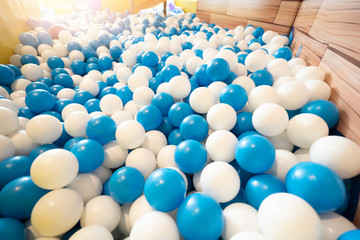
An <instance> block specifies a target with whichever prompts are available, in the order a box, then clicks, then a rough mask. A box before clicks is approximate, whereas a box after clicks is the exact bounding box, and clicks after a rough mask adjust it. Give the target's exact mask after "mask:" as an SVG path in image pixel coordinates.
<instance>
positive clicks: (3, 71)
mask: <svg viewBox="0 0 360 240" xmlns="http://www.w3.org/2000/svg"><path fill="white" fill-rule="evenodd" d="M14 81H15V72H14V71H13V70H12V69H11V68H10V67H8V66H6V65H3V64H0V84H1V85H10V84H12V83H13V82H14Z"/></svg>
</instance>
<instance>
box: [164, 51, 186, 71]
mask: <svg viewBox="0 0 360 240" xmlns="http://www.w3.org/2000/svg"><path fill="white" fill-rule="evenodd" d="M165 65H174V66H176V67H177V68H178V69H179V70H180V71H181V69H182V67H183V61H182V60H181V58H180V57H178V56H177V55H171V56H170V57H168V58H167V59H166V61H165Z"/></svg>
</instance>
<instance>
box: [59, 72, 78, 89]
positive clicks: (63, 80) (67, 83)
mask: <svg viewBox="0 0 360 240" xmlns="http://www.w3.org/2000/svg"><path fill="white" fill-rule="evenodd" d="M54 84H56V85H60V86H63V87H66V88H72V87H74V81H73V79H72V78H71V77H70V76H69V75H67V74H58V75H57V76H56V77H55V78H54Z"/></svg>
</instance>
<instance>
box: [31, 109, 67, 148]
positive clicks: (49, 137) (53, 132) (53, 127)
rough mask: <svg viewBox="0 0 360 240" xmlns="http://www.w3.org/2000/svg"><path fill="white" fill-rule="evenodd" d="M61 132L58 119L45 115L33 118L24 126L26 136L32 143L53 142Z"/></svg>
mask: <svg viewBox="0 0 360 240" xmlns="http://www.w3.org/2000/svg"><path fill="white" fill-rule="evenodd" d="M62 131H63V127H62V125H61V122H60V121H59V119H57V118H56V117H54V116H52V115H47V114H41V115H37V116H35V117H33V118H32V119H30V121H29V122H28V124H27V125H26V134H27V135H28V136H29V138H30V139H31V140H32V141H33V142H36V143H40V144H46V143H53V142H55V141H56V140H57V139H58V138H59V137H60V136H61V134H62Z"/></svg>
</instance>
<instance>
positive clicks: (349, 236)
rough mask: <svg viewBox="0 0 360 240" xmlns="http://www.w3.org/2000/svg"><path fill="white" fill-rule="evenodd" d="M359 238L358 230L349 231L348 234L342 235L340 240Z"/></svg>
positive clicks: (359, 231) (359, 232)
mask: <svg viewBox="0 0 360 240" xmlns="http://www.w3.org/2000/svg"><path fill="white" fill-rule="evenodd" d="M359 236H360V230H359V229H356V230H352V231H348V232H345V233H343V234H341V236H340V237H339V238H338V239H339V240H351V239H357V238H359Z"/></svg>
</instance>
